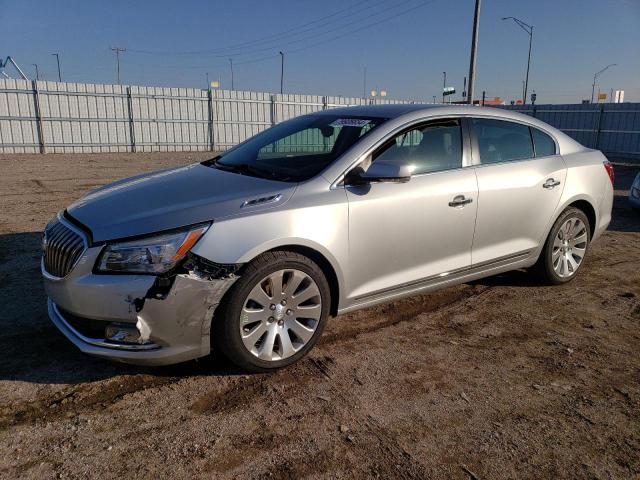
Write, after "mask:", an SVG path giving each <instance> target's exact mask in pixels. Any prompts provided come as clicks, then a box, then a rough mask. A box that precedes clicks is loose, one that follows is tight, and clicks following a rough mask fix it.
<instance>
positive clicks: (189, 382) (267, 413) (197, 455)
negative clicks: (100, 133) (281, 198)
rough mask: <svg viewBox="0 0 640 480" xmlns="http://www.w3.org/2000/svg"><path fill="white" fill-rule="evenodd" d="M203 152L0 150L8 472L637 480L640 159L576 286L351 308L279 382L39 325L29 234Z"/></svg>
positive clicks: (4, 466) (1, 464) (526, 281)
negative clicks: (86, 344)
mask: <svg viewBox="0 0 640 480" xmlns="http://www.w3.org/2000/svg"><path fill="white" fill-rule="evenodd" d="M206 156H208V155H207V154H194V153H191V154H185V153H170V154H138V155H125V154H117V155H115V154H100V155H76V156H71V155H46V156H40V155H20V156H18V155H14V156H0V199H2V203H1V208H0V305H2V309H1V310H0V477H1V478H16V477H25V478H38V479H41V478H86V477H100V478H123V477H127V478H128V477H145V478H194V477H195V478H222V479H225V478H292V479H293V478H384V479H389V478H459V479H467V478H471V479H476V478H481V479H488V478H601V479H609V478H616V479H618V478H640V353H639V347H640V273H639V272H640V270H639V266H640V214H639V213H637V212H633V211H632V210H631V209H630V208H629V207H628V205H627V203H626V201H627V199H626V196H627V195H628V189H629V185H630V184H631V181H632V178H633V175H635V172H636V171H637V170H638V169H639V168H640V166H637V165H636V166H635V167H633V166H631V165H626V166H625V165H621V164H619V165H617V167H616V176H617V178H616V200H615V210H614V219H613V222H612V224H611V226H610V228H609V231H608V232H606V233H605V234H604V236H603V237H602V238H601V239H600V240H599V241H598V242H597V243H594V245H593V248H592V250H591V251H590V253H589V255H588V257H587V261H586V264H585V266H584V269H583V270H582V272H581V274H580V275H579V276H578V278H577V279H576V280H575V281H573V282H571V283H570V284H568V285H564V286H561V287H546V286H540V285H538V284H536V282H535V280H534V279H532V278H531V277H530V276H528V275H526V274H525V273H524V272H513V273H509V274H506V275H501V276H498V277H494V278H490V279H486V280H483V281H479V282H476V283H473V284H468V285H461V286H458V287H454V288H448V289H446V290H443V291H440V292H438V293H434V294H430V295H424V296H418V297H413V298H409V299H406V300H402V301H398V302H394V303H390V304H386V305H383V306H380V307H376V308H371V309H368V310H364V311H361V312H357V313H355V314H350V315H344V316H341V317H338V318H335V319H332V320H330V322H329V326H328V328H327V330H326V331H325V334H324V337H323V339H322V340H321V342H320V343H319V345H318V346H317V347H316V348H315V349H314V350H313V351H312V352H311V354H310V355H309V357H307V358H306V359H304V360H302V361H301V362H299V363H298V364H296V365H294V366H292V367H290V368H287V369H285V370H281V371H279V372H277V373H274V374H270V375H245V374H243V373H242V372H238V371H236V370H234V369H233V368H232V367H230V366H229V365H226V364H224V363H222V362H220V361H213V362H212V361H200V362H190V363H187V364H183V365H179V366H174V367H168V368H158V369H143V368H136V367H131V366H125V365H119V364H114V363H110V362H107V361H102V360H97V359H94V358H91V357H88V356H85V355H83V354H81V353H80V352H79V351H77V350H76V349H75V347H73V345H72V344H71V343H70V342H68V341H67V340H66V339H65V338H64V337H63V336H62V334H60V333H58V331H57V330H56V328H55V327H54V326H53V325H52V324H51V323H50V322H49V320H48V319H47V314H46V307H45V295H44V292H43V288H42V284H41V281H40V273H39V255H40V253H39V243H40V233H39V232H40V231H41V230H42V228H43V227H44V225H45V223H46V222H47V220H48V219H49V218H50V217H52V216H53V215H54V213H55V212H56V211H58V210H59V209H61V208H63V207H64V206H65V205H67V204H68V203H70V202H71V201H72V200H74V199H76V198H77V197H79V196H80V195H82V194H83V193H84V192H86V191H87V190H89V189H92V188H94V187H97V186H99V185H102V184H104V183H106V182H108V181H111V180H115V179H117V178H121V177H125V176H128V175H132V174H135V173H138V172H143V171H148V170H153V169H159V168H162V167H167V166H172V165H178V164H184V163H189V162H192V161H194V160H197V159H202V158H203V157H206Z"/></svg>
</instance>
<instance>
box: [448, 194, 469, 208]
mask: <svg viewBox="0 0 640 480" xmlns="http://www.w3.org/2000/svg"><path fill="white" fill-rule="evenodd" d="M471 202H473V199H471V198H464V195H456V196H455V197H453V200H452V201H451V202H449V206H450V207H454V208H460V207H464V206H465V205H467V204H469V203H471Z"/></svg>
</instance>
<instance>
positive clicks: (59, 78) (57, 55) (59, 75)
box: [51, 53, 62, 82]
mask: <svg viewBox="0 0 640 480" xmlns="http://www.w3.org/2000/svg"><path fill="white" fill-rule="evenodd" d="M51 55H53V56H54V57H56V62H58V81H59V82H62V75H61V74H60V54H59V53H52V54H51Z"/></svg>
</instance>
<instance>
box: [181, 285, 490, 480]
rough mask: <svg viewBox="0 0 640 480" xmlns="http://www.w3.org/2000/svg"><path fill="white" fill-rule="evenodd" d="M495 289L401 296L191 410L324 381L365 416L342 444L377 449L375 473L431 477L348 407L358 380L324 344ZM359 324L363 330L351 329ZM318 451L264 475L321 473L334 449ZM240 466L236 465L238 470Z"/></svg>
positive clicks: (220, 407) (297, 392)
mask: <svg viewBox="0 0 640 480" xmlns="http://www.w3.org/2000/svg"><path fill="white" fill-rule="evenodd" d="M490 288H491V287H486V286H479V285H475V286H463V287H461V288H458V289H457V290H454V291H449V292H447V291H443V292H441V293H440V292H438V293H436V294H431V295H429V296H427V297H418V298H413V299H405V300H400V301H398V302H394V303H393V304H389V305H388V306H385V307H384V308H383V309H382V311H380V312H379V313H377V314H376V315H375V316H374V317H373V318H372V317H371V311H369V312H367V311H364V312H357V313H356V314H352V315H351V317H358V316H360V317H364V318H366V322H367V324H366V325H363V324H362V323H361V322H354V321H348V322H345V323H344V325H345V326H347V328H346V330H347V332H346V333H345V332H344V331H339V332H335V333H334V334H333V335H331V336H329V338H328V339H326V340H324V339H323V341H322V342H321V343H320V344H319V347H318V348H317V350H316V352H315V353H316V355H313V353H312V355H310V356H309V357H307V358H304V359H302V360H301V361H300V362H298V363H297V364H294V365H292V366H290V367H288V368H286V369H283V370H279V371H277V372H274V373H272V374H266V375H258V376H252V377H248V378H245V379H240V380H239V381H238V382H235V383H234V384H233V385H231V386H229V387H228V388H225V389H213V390H212V391H210V392H208V393H206V394H204V395H202V396H200V397H199V398H198V399H196V400H195V402H193V404H192V405H191V407H190V410H191V411H192V412H194V413H196V414H207V415H213V414H225V413H229V412H232V411H238V410H240V411H242V410H244V409H247V408H253V407H255V404H256V402H257V401H260V400H262V401H266V402H270V401H271V399H270V395H271V394H272V393H273V391H274V389H275V388H276V387H280V388H284V389H286V391H287V396H288V397H289V398H299V397H301V396H305V395H309V390H308V387H309V385H310V384H311V383H313V382H318V381H324V382H323V383H324V385H325V388H328V390H329V392H328V393H329V396H330V397H331V398H333V399H336V400H337V402H332V403H334V404H337V405H342V406H343V408H348V409H349V412H350V414H351V415H354V414H355V412H363V413H362V415H356V416H355V418H352V419H350V423H351V426H352V428H353V431H354V433H355V432H357V433H355V434H356V435H357V440H356V442H357V443H354V441H353V440H349V439H347V438H346V436H345V438H342V439H341V440H342V442H343V444H341V446H340V448H344V449H355V450H359V449H362V448H364V447H365V446H366V448H367V449H368V450H374V451H375V452H376V458H375V460H373V462H372V465H371V472H370V473H371V474H377V475H379V476H382V477H383V478H401V479H422V478H427V477H428V472H427V470H426V468H425V467H424V466H423V465H422V463H420V462H419V461H418V460H417V459H416V458H414V457H413V456H412V455H411V453H409V452H408V451H407V450H406V449H405V448H404V447H402V445H401V444H400V442H399V440H398V438H397V435H396V434H394V433H393V432H391V431H389V430H388V429H386V428H385V427H383V426H381V425H380V424H379V423H378V422H377V421H376V420H375V419H374V418H373V417H372V416H370V415H368V414H366V413H365V412H366V409H365V408H363V407H361V408H356V409H354V408H350V407H349V406H353V404H354V403H355V404H358V403H359V401H358V399H357V397H355V396H353V395H352V394H351V392H352V384H353V378H352V377H351V376H349V375H350V374H348V373H346V372H340V371H338V370H337V369H336V367H337V363H336V360H335V359H334V358H333V357H331V356H330V355H327V354H326V353H324V352H323V348H322V346H323V345H325V346H326V345H336V344H340V343H342V342H347V341H350V340H352V339H353V338H355V337H357V336H358V335H360V334H367V333H373V332H376V331H379V330H382V329H384V328H388V327H391V326H394V325H398V324H400V323H402V322H406V321H410V320H413V319H414V318H416V317H418V316H419V315H421V314H423V313H429V312H431V313H438V312H442V311H447V310H452V309H455V308H456V307H457V306H458V305H459V304H462V303H464V302H466V301H468V300H470V299H471V298H473V297H477V296H479V295H482V294H483V293H485V292H487V291H488V290H490ZM425 300H428V301H429V303H428V304H425ZM416 302H418V303H417V304H415V303H416ZM376 320H377V321H376ZM381 320H382V321H381ZM354 323H355V324H356V325H357V326H358V327H360V328H349V326H350V325H353V324H354ZM341 330H344V329H341ZM318 455H319V456H318V457H316V458H311V459H310V458H309V457H308V456H302V457H299V458H285V459H282V460H279V461H277V462H276V463H275V464H274V465H273V466H272V467H270V468H269V469H268V470H267V471H266V472H263V474H264V475H271V476H273V477H274V478H300V477H301V476H304V475H307V474H310V473H312V472H314V471H317V467H318V464H317V462H318V461H320V462H321V463H323V460H322V458H323V457H324V458H325V460H324V463H326V465H327V468H329V466H331V465H332V461H331V452H328V451H320V452H318ZM237 466H238V465H235V464H234V466H233V468H236V467H237Z"/></svg>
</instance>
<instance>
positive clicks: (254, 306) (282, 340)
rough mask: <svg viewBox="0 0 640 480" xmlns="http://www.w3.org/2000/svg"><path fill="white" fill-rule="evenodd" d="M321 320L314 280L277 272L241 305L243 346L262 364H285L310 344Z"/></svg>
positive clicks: (292, 271) (298, 273) (292, 272)
mask: <svg viewBox="0 0 640 480" xmlns="http://www.w3.org/2000/svg"><path fill="white" fill-rule="evenodd" d="M321 316H322V298H321V295H320V289H319V288H318V285H316V283H315V282H314V280H313V279H312V278H311V277H310V276H309V275H308V274H306V273H305V272H302V271H300V270H296V269H284V270H278V271H276V272H273V273H271V274H269V275H268V276H266V277H265V278H263V279H262V280H261V281H260V282H258V283H257V284H256V285H255V286H254V287H253V289H252V290H251V291H250V292H249V294H248V295H247V297H246V299H245V301H244V303H243V307H242V312H241V314H240V335H241V338H242V343H243V344H244V346H245V348H246V349H247V350H248V351H249V352H251V354H252V355H254V356H255V357H257V358H259V359H261V360H265V361H278V360H284V359H285V358H288V357H290V356H292V355H294V354H295V353H296V352H298V351H299V350H300V349H301V348H303V347H304V346H305V345H306V344H307V343H308V342H309V341H310V340H311V338H312V337H313V335H314V334H315V332H316V328H317V327H318V324H319V322H320V317H321Z"/></svg>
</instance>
